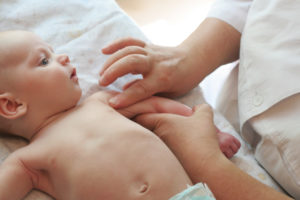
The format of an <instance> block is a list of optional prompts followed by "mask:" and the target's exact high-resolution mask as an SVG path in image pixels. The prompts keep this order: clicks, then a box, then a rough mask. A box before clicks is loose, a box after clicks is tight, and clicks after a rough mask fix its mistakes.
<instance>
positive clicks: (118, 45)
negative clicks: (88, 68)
mask: <svg viewBox="0 0 300 200" xmlns="http://www.w3.org/2000/svg"><path fill="white" fill-rule="evenodd" d="M145 45H146V43H145V42H144V41H142V40H139V39H135V38H130V37H128V38H122V39H119V40H116V41H114V42H113V43H111V44H109V45H108V46H106V47H104V48H103V49H102V53H104V54H112V53H114V52H116V51H118V50H119V49H122V48H124V47H127V46H139V47H144V46H145Z"/></svg>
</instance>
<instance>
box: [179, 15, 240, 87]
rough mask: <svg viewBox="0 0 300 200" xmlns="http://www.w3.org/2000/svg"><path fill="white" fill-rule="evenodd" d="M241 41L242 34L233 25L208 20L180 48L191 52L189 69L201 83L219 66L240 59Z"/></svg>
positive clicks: (217, 20) (212, 19)
mask: <svg viewBox="0 0 300 200" xmlns="http://www.w3.org/2000/svg"><path fill="white" fill-rule="evenodd" d="M240 39H241V33H240V32H238V31H237V30H236V29H235V28H233V27H232V26H231V25H229V24H227V23H226V22H224V21H222V20H219V19H216V18H207V19H205V20H204V21H203V22H202V23H201V24H200V25H199V27H198V28H197V29H196V30H195V31H194V32H193V33H192V34H191V35H190V36H189V37H188V38H187V39H186V40H185V41H183V43H182V44H180V45H179V48H181V49H185V51H186V52H189V57H190V62H191V63H190V65H189V66H188V68H189V70H191V71H193V74H195V75H198V76H197V77H196V79H198V81H199V82H200V81H202V80H203V78H205V76H207V75H208V74H210V73H211V72H213V71H214V70H215V69H216V68H218V67H219V66H221V65H223V64H226V63H229V62H232V61H235V60H237V59H238V58H239V49H240ZM199 75H200V76H199Z"/></svg>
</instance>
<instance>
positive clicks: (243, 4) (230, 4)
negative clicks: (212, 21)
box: [207, 0, 253, 33]
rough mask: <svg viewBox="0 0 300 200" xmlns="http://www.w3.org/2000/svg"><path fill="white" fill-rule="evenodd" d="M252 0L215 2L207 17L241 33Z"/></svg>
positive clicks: (217, 0) (221, 0)
mask: <svg viewBox="0 0 300 200" xmlns="http://www.w3.org/2000/svg"><path fill="white" fill-rule="evenodd" d="M252 1H253V0H216V1H215V2H214V4H213V6H212V8H211V10H210V12H209V13H208V16H207V17H214V18H218V19H221V20H223V21H225V22H226V23H228V24H230V25H232V26H233V27H234V28H235V29H236V30H238V31H239V32H240V33H241V32H243V29H244V26H245V23H246V18H247V15H248V10H249V8H250V6H251V3H252Z"/></svg>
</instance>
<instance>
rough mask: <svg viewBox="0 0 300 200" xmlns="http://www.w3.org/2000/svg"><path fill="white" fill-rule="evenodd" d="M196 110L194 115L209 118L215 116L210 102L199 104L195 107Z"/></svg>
mask: <svg viewBox="0 0 300 200" xmlns="http://www.w3.org/2000/svg"><path fill="white" fill-rule="evenodd" d="M193 111H194V114H193V115H194V116H195V117H199V116H203V115H205V116H207V117H209V118H213V110H212V108H211V106H210V105H208V104H205V103H204V104H199V105H196V106H194V107H193Z"/></svg>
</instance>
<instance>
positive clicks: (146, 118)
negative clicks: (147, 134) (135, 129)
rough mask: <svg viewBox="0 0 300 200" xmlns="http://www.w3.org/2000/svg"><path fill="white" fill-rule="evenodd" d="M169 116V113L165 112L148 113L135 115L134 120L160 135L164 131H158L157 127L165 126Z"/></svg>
mask: <svg viewBox="0 0 300 200" xmlns="http://www.w3.org/2000/svg"><path fill="white" fill-rule="evenodd" d="M171 116H172V115H171V114H167V113H149V114H143V115H139V116H137V117H136V118H135V121H136V122H137V123H139V124H141V125H142V126H144V127H145V128H147V129H149V130H151V131H153V132H155V133H156V134H157V135H158V136H159V137H162V135H160V134H163V133H164V131H159V130H158V129H161V128H163V127H165V126H166V123H167V122H168V121H170V117H171Z"/></svg>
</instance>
